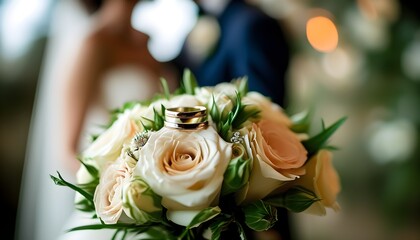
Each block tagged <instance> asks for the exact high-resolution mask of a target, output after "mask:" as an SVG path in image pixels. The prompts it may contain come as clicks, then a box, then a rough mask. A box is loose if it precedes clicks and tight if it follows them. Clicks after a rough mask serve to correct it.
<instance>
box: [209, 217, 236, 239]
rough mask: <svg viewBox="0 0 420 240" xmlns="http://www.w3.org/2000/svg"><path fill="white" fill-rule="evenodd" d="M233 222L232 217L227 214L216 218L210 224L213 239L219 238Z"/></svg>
mask: <svg viewBox="0 0 420 240" xmlns="http://www.w3.org/2000/svg"><path fill="white" fill-rule="evenodd" d="M231 222H232V218H228V217H226V216H220V217H217V218H215V219H214V221H213V222H212V223H211V224H210V230H211V240H219V239H220V235H221V233H222V232H223V231H225V230H226V229H227V228H228V226H229V225H230V223H231Z"/></svg>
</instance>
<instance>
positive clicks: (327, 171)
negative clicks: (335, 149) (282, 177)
mask: <svg viewBox="0 0 420 240" xmlns="http://www.w3.org/2000/svg"><path fill="white" fill-rule="evenodd" d="M331 159H332V153H331V152H330V151H327V150H320V151H319V152H318V153H317V154H316V155H315V156H313V157H312V158H311V159H310V160H309V161H308V163H307V164H305V169H306V174H305V175H304V176H302V177H301V178H299V179H297V180H296V183H295V184H296V185H299V186H302V187H304V188H306V189H308V190H311V191H312V192H314V193H315V194H316V195H317V196H318V198H320V199H321V201H317V202H315V203H313V204H312V205H311V206H310V207H309V208H308V209H306V210H305V212H306V213H311V214H315V215H325V214H326V210H325V208H326V207H329V208H332V209H334V210H335V211H338V210H339V209H340V206H339V205H338V203H337V202H336V197H337V194H338V193H339V192H340V190H341V186H340V179H339V176H338V174H337V172H336V170H335V169H334V166H333V165H332V162H331Z"/></svg>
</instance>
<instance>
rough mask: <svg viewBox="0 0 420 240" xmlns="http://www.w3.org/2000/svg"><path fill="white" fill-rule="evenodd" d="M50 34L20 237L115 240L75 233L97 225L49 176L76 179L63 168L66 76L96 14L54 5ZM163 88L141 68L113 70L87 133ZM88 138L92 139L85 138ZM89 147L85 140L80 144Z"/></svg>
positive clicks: (66, 1)
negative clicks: (115, 112) (128, 103)
mask: <svg viewBox="0 0 420 240" xmlns="http://www.w3.org/2000/svg"><path fill="white" fill-rule="evenodd" d="M55 4H56V5H55V6H54V7H55V9H54V14H53V16H52V21H51V30H50V38H49V42H48V47H47V51H46V55H45V58H44V62H43V69H42V71H41V75H40V78H39V86H38V89H37V94H36V102H35V105H34V109H33V117H32V121H31V128H30V134H29V138H28V144H27V153H26V159H25V165H24V170H23V177H22V187H21V194H20V202H19V209H18V217H17V219H18V220H17V228H16V237H15V239H16V240H29V239H31V240H57V239H60V240H70V239H75V240H76V239H77V240H84V239H86V240H87V239H89V240H92V239H110V236H112V234H113V233H114V231H113V230H112V231H111V230H105V231H85V230H84V231H76V232H71V233H68V234H67V233H66V234H64V233H65V231H66V230H67V229H68V228H70V227H75V226H80V225H83V224H92V223H97V222H96V221H92V220H91V219H89V217H90V216H91V215H83V214H81V213H79V212H77V211H75V210H74V194H75V193H74V191H73V190H71V189H70V188H67V187H61V186H57V185H55V184H54V183H53V181H52V180H51V178H50V176H49V175H54V176H56V175H57V174H56V172H57V171H59V172H60V173H61V175H62V176H63V177H64V178H65V179H66V180H67V181H69V182H75V177H74V176H73V174H72V173H70V172H69V171H68V170H66V168H65V167H64V160H63V158H64V157H63V152H64V151H63V149H64V148H63V147H64V146H63V141H62V136H61V134H62V131H61V129H63V128H65V127H66V126H64V124H63V123H64V121H63V119H61V118H62V114H60V113H61V111H66V109H62V108H61V107H60V106H62V105H61V104H62V102H61V101H62V100H61V98H60V96H61V94H62V91H65V89H63V87H62V85H63V79H65V77H66V76H67V74H68V71H69V69H71V67H69V66H71V64H72V62H74V59H75V57H76V53H77V52H78V48H79V46H80V43H81V40H82V39H83V38H84V36H86V34H87V33H88V31H89V29H90V26H91V24H92V19H93V17H94V16H89V15H88V14H87V13H86V12H85V11H84V9H83V8H82V6H81V5H80V3H79V2H78V1H75V0H60V1H58V2H56V3H55ZM158 90H159V83H158V82H154V81H150V79H147V77H146V76H145V75H144V74H143V73H142V72H141V71H139V70H137V69H134V68H130V67H129V66H127V67H124V68H120V69H116V70H115V71H113V72H111V73H110V74H108V77H107V78H106V79H105V81H104V84H103V86H101V87H100V89H99V91H101V94H100V96H101V97H100V99H98V101H97V102H96V103H95V106H94V107H92V108H91V109H90V110H89V113H88V116H87V119H86V126H85V130H84V132H83V134H84V136H87V135H88V134H91V133H95V131H98V126H99V125H101V124H106V123H107V120H108V117H109V115H108V111H109V110H110V109H113V108H115V107H119V106H121V105H122V103H123V102H125V101H129V100H135V99H137V100H141V99H146V98H150V97H151V96H152V95H153V94H154V93H155V92H156V91H158ZM86 139H87V138H86ZM85 146H86V141H85V142H84V143H82V144H81V148H84V147H85Z"/></svg>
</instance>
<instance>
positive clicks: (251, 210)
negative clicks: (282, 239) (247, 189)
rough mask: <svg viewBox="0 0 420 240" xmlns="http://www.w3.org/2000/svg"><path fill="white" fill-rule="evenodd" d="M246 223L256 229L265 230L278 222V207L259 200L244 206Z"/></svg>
mask: <svg viewBox="0 0 420 240" xmlns="http://www.w3.org/2000/svg"><path fill="white" fill-rule="evenodd" d="M242 211H243V212H244V214H245V223H246V225H247V226H248V227H249V228H251V229H252V230H255V231H265V230H268V229H270V228H271V227H273V226H274V224H275V223H276V222H277V209H276V208H275V207H273V206H271V205H269V204H266V203H264V202H263V201H262V200H258V201H256V202H254V203H251V204H249V205H246V206H245V207H243V208H242Z"/></svg>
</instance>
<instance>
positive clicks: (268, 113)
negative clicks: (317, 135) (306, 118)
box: [242, 92, 292, 127]
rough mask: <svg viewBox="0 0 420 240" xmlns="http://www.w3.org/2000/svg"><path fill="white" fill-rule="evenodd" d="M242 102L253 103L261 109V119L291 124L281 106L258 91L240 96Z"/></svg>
mask: <svg viewBox="0 0 420 240" xmlns="http://www.w3.org/2000/svg"><path fill="white" fill-rule="evenodd" d="M242 102H243V104H247V105H254V106H256V107H258V108H259V109H260V111H261V113H260V114H261V119H265V120H269V121H272V122H275V123H278V124H282V125H286V126H289V127H290V126H291V125H292V121H291V120H290V119H289V117H288V116H287V115H286V114H285V113H284V110H283V108H282V107H280V106H279V105H278V104H276V103H273V102H272V101H270V100H269V99H268V98H267V97H266V96H264V95H261V93H258V92H248V93H247V94H246V95H245V96H244V97H243V98H242Z"/></svg>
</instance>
